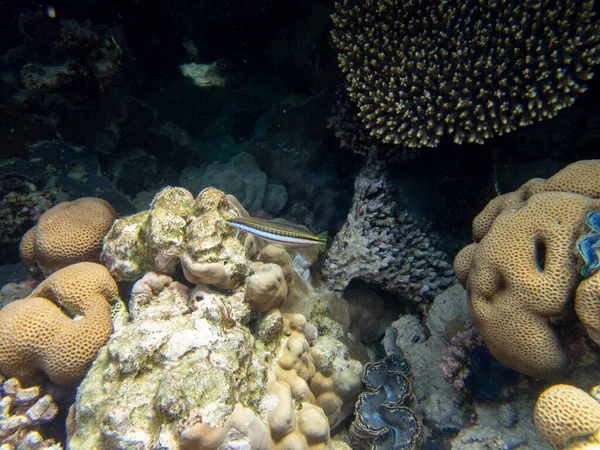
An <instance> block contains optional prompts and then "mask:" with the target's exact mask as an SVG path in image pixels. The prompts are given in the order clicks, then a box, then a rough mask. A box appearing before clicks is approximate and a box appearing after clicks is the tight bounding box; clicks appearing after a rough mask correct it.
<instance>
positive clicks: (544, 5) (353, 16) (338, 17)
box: [332, 0, 600, 147]
mask: <svg viewBox="0 0 600 450" xmlns="http://www.w3.org/2000/svg"><path fill="white" fill-rule="evenodd" d="M593 5H594V2H593V1H577V0H568V1H561V2H539V1H535V0H524V1H520V2H516V1H508V0H501V1H496V2H492V1H482V0H479V1H477V0H470V1H466V2H465V1H458V0H451V1H444V2H438V1H431V0H408V1H399V0H379V1H366V0H341V1H338V2H336V13H335V14H334V15H333V16H332V19H333V23H334V25H335V29H334V30H333V32H332V35H333V41H334V43H335V45H336V47H337V48H338V50H339V55H338V61H339V66H340V68H341V69H342V71H343V72H344V73H345V74H346V78H347V80H348V83H349V93H350V97H351V98H352V100H354V102H355V103H356V104H357V105H358V107H359V110H360V112H359V116H360V117H361V118H362V120H363V122H364V123H365V124H366V127H367V128H368V129H369V130H370V132H371V134H372V135H373V136H376V137H378V138H379V139H380V140H381V141H383V142H385V143H394V144H403V145H405V146H408V147H422V146H428V147H435V146H436V145H437V144H438V143H439V141H440V139H441V137H442V136H443V135H444V134H450V135H453V137H454V142H456V143H459V144H460V143H462V142H475V143H482V142H483V141H484V140H485V139H487V138H489V137H491V136H493V135H499V134H504V133H507V132H509V131H511V130H514V129H516V128H517V127H519V126H523V125H528V124H531V123H533V122H536V121H539V120H543V119H545V118H548V117H553V116H554V115H556V113H557V112H558V111H559V110H561V109H563V108H565V107H567V106H569V105H571V104H572V103H573V102H574V100H575V98H576V97H577V95H579V94H581V93H582V92H583V91H585V90H586V86H585V82H586V81H587V80H589V79H590V78H591V77H592V76H593V74H592V72H591V70H592V66H593V65H595V64H597V63H598V50H599V48H600V24H599V22H598V21H597V20H596V19H595V17H594V16H595V13H594V12H593Z"/></svg>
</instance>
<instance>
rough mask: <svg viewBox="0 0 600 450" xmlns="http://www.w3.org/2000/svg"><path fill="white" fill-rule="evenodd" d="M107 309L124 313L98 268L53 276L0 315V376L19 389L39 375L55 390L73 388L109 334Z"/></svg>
mask: <svg viewBox="0 0 600 450" xmlns="http://www.w3.org/2000/svg"><path fill="white" fill-rule="evenodd" d="M112 308H116V309H117V310H120V311H124V312H125V313H126V308H125V307H124V305H122V302H121V300H120V299H119V293H118V288H117V285H116V283H115V282H114V280H113V279H112V277H111V276H110V274H109V273H108V271H107V270H106V268H104V267H103V266H101V265H99V264H95V263H89V262H83V263H77V264H73V265H71V266H68V267H65V268H64V269H61V270H59V271H57V272H55V273H54V274H52V275H51V276H50V277H48V278H47V279H46V280H44V281H43V282H42V283H41V284H40V285H39V286H38V287H37V288H35V289H34V290H33V292H32V293H31V295H30V296H29V297H27V298H25V299H22V300H16V301H14V302H12V303H9V304H8V305H6V306H5V307H4V308H2V310H0V373H2V374H3V375H5V376H17V377H19V379H20V380H21V382H22V383H23V384H24V385H29V384H31V383H33V382H35V381H37V380H39V376H40V371H43V372H45V373H46V375H48V377H49V378H50V379H51V380H52V381H53V382H54V383H56V384H64V385H74V384H77V383H78V382H79V381H81V379H82V378H83V377H84V375H85V373H86V372H87V370H88V368H89V366H90V364H91V363H92V361H94V359H95V358H96V353H97V351H98V349H99V348H100V347H102V345H104V343H105V342H106V340H107V339H108V337H109V336H110V334H111V333H112V331H113V320H112V317H111V313H112ZM115 319H116V321H117V322H119V323H120V322H122V321H123V319H124V320H127V318H126V317H125V318H123V317H122V316H120V317H116V318H115Z"/></svg>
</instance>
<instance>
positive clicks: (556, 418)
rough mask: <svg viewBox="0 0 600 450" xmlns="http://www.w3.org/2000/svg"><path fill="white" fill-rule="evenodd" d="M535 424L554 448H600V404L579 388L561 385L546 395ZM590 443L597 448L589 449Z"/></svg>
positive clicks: (542, 396)
mask: <svg viewBox="0 0 600 450" xmlns="http://www.w3.org/2000/svg"><path fill="white" fill-rule="evenodd" d="M595 389H597V387H596V388H595ZM595 389H594V390H595ZM594 390H593V391H594ZM533 420H534V422H535V426H536V427H537V429H538V432H539V433H540V435H541V436H542V437H543V438H544V439H546V440H547V441H548V442H550V443H551V444H552V446H553V447H554V448H565V447H566V448H569V449H572V450H575V449H576V448H577V449H583V448H590V449H592V448H598V446H600V403H598V401H597V400H596V399H595V398H594V397H592V396H591V395H589V394H587V393H586V392H584V391H582V390H581V389H579V388H576V387H575V386H570V385H567V384H557V385H554V386H552V387H550V388H548V389H546V390H545V391H544V392H542V393H541V394H540V396H539V398H538V401H537V403H536V405H535V410H534V413H533ZM588 443H595V445H596V446H589V447H588V446H586V445H587V444H588Z"/></svg>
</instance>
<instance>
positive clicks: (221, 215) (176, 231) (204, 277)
mask: <svg viewBox="0 0 600 450" xmlns="http://www.w3.org/2000/svg"><path fill="white" fill-rule="evenodd" d="M242 214H247V213H246V212H245V210H244V209H243V207H241V205H239V203H238V202H237V200H234V198H233V197H229V198H228V197H227V196H226V195H225V194H224V193H223V192H221V191H219V190H218V189H215V188H207V189H205V190H203V191H202V192H201V193H200V194H199V195H198V197H197V198H196V200H195V201H194V197H193V196H192V194H191V193H190V192H189V191H187V190H186V189H183V188H173V187H167V188H165V189H163V190H161V191H160V192H159V193H158V194H156V196H155V197H154V199H153V200H152V203H151V204H150V209H149V210H148V211H143V212H140V213H138V214H134V215H132V216H128V217H124V218H123V219H118V220H116V221H115V223H114V224H113V226H112V228H111V229H110V231H109V232H108V234H107V235H106V238H105V240H104V245H103V249H102V254H101V255H100V260H101V261H102V262H103V264H105V265H106V266H107V267H108V269H109V270H110V272H111V274H112V275H113V276H115V277H116V278H117V280H130V281H133V280H137V279H139V278H140V277H141V276H142V275H143V274H144V273H146V272H148V271H150V270H155V271H158V272H165V273H172V272H173V270H174V269H175V267H177V266H178V264H179V263H180V262H181V266H182V268H183V272H184V275H185V277H186V279H187V280H188V281H189V282H191V283H206V284H212V285H215V286H219V287H222V288H226V289H232V288H235V287H237V286H239V284H240V283H241V282H242V281H243V280H244V277H245V276H246V275H248V274H249V272H250V263H249V261H248V259H247V258H246V254H245V253H246V251H245V248H244V245H243V244H242V243H241V242H240V241H239V240H237V239H236V238H235V234H236V232H235V229H234V228H232V227H230V226H228V225H227V223H226V220H227V219H230V218H233V217H237V216H239V215H242Z"/></svg>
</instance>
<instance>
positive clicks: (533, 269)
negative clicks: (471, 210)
mask: <svg viewBox="0 0 600 450" xmlns="http://www.w3.org/2000/svg"><path fill="white" fill-rule="evenodd" d="M599 197H600V160H590V161H579V162H577V163H574V164H571V165H570V166H568V167H566V168H565V169H563V170H561V171H560V172H558V173H557V174H555V175H554V176H552V177H550V178H549V179H548V180H541V179H533V180H530V181H528V182H527V183H525V184H524V185H523V186H521V187H520V188H519V189H518V190H517V191H515V192H511V193H508V194H505V195H502V196H500V197H497V198H495V199H494V200H492V201H491V202H490V203H489V204H488V205H487V206H486V207H485V208H484V210H483V211H482V212H481V213H480V214H479V215H478V216H477V217H476V218H475V220H474V221H473V237H474V240H475V243H473V244H469V245H468V246H466V247H465V248H463V249H462V250H461V251H460V252H459V254H458V255H457V256H456V258H455V261H454V269H455V273H456V276H457V278H458V279H459V281H460V282H461V284H462V285H463V286H464V287H466V288H467V291H468V297H469V302H470V306H471V310H472V313H473V318H474V321H475V324H476V326H477V328H478V329H479V331H480V332H481V334H482V336H483V338H484V340H485V342H486V344H487V346H488V348H489V350H490V351H491V353H492V354H493V355H494V356H495V357H496V358H497V359H498V360H499V361H500V362H501V363H503V364H504V365H506V366H508V367H511V368H512V369H515V370H517V371H519V372H522V373H525V374H528V375H531V376H535V377H540V378H551V377H554V376H557V375H559V374H560V373H561V372H564V371H565V370H566V369H567V368H568V366H569V363H570V358H569V355H568V353H567V351H566V350H565V348H564V346H563V343H562V341H561V339H560V336H559V334H558V332H557V331H556V329H555V326H554V325H553V324H552V321H554V320H555V319H561V318H565V317H567V316H568V315H569V314H570V313H572V312H573V309H574V308H573V305H575V312H577V314H580V316H579V318H580V320H581V321H582V322H583V323H584V325H586V328H588V329H589V330H591V331H594V330H597V328H598V324H599V323H600V318H599V315H598V306H597V301H598V300H597V298H598V297H597V295H595V293H596V294H597V292H598V287H597V286H598V284H597V281H595V280H594V279H592V278H590V279H589V280H586V281H585V282H584V283H581V284H580V277H579V271H580V269H581V266H582V264H583V261H582V259H580V258H579V256H578V254H577V252H576V250H575V247H576V243H577V241H578V239H579V238H580V237H581V236H582V234H583V233H584V232H585V220H586V217H587V215H588V213H589V212H590V211H593V210H597V209H598V208H600V200H598V198H599ZM576 292H577V295H576ZM594 305H595V306H594ZM590 337H592V338H593V339H595V338H597V335H595V334H593V333H592V332H590Z"/></svg>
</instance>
